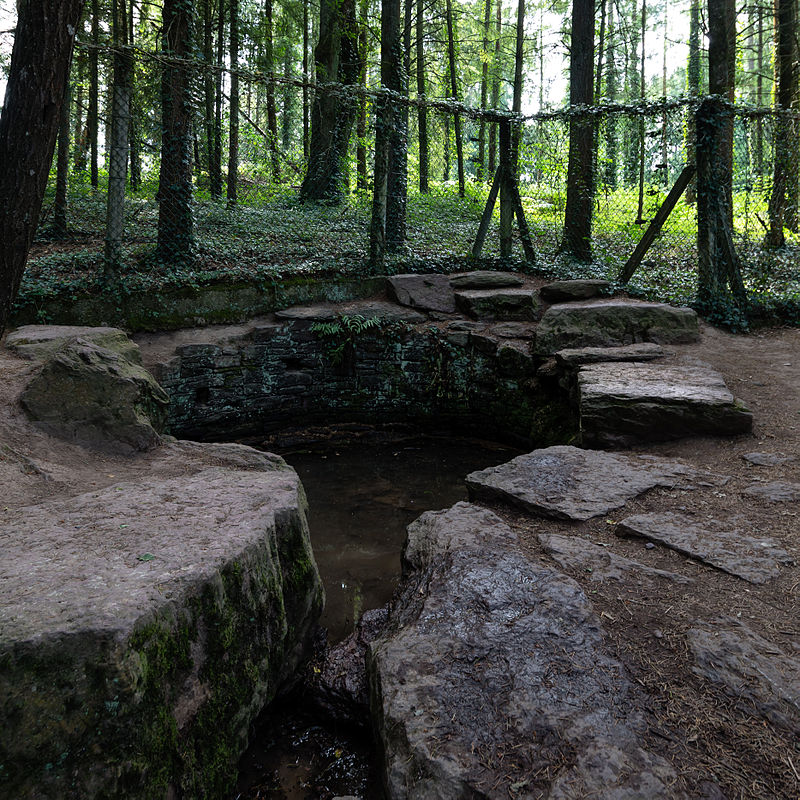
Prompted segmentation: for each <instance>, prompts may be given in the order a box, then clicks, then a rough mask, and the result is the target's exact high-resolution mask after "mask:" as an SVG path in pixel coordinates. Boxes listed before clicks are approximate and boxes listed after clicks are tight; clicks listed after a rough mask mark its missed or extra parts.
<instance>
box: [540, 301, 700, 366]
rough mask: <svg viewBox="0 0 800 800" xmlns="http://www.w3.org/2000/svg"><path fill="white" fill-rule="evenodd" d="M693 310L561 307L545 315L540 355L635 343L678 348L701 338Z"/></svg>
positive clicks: (631, 304)
mask: <svg viewBox="0 0 800 800" xmlns="http://www.w3.org/2000/svg"><path fill="white" fill-rule="evenodd" d="M699 335H700V334H699V328H698V323H697V314H695V312H694V311H692V310H691V309H690V308H675V307H673V306H668V305H665V304H663V303H641V302H637V301H634V300H595V301H590V302H587V303H561V304H558V305H554V306H550V308H548V309H547V311H545V313H544V314H543V316H542V319H541V321H540V323H539V327H538V328H537V330H536V345H535V346H536V352H537V353H539V354H540V355H552V354H553V353H556V352H558V351H559V350H563V349H564V348H572V347H618V346H620V345H625V344H634V343H636V342H656V343H657V344H679V343H682V342H696V341H697V340H698V338H699Z"/></svg>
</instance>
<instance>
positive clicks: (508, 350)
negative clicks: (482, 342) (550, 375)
mask: <svg viewBox="0 0 800 800" xmlns="http://www.w3.org/2000/svg"><path fill="white" fill-rule="evenodd" d="M497 363H498V365H499V366H500V369H501V370H502V371H503V372H504V373H505V374H507V375H512V376H517V377H519V376H523V375H531V374H533V357H532V356H531V353H530V348H529V347H527V346H526V345H523V344H517V343H516V342H504V343H502V344H501V345H500V346H499V347H498V348H497Z"/></svg>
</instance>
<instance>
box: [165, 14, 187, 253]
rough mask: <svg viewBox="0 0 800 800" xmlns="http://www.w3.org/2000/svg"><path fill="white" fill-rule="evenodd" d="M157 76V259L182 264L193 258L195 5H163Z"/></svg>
mask: <svg viewBox="0 0 800 800" xmlns="http://www.w3.org/2000/svg"><path fill="white" fill-rule="evenodd" d="M162 14H163V34H162V50H163V59H164V63H163V67H162V75H161V173H160V176H159V187H158V200H159V210H158V243H157V246H156V258H157V259H160V260H161V261H162V262H164V263H175V262H177V263H186V262H190V261H191V260H192V258H193V257H194V223H193V218H192V155H191V153H192V151H191V147H192V124H191V102H192V95H191V81H190V79H189V71H188V68H187V67H186V64H185V63H184V62H185V61H186V60H187V59H189V58H190V57H191V54H192V26H193V21H194V20H193V17H194V4H193V0H164V5H163V11H162Z"/></svg>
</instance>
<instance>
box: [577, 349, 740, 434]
mask: <svg viewBox="0 0 800 800" xmlns="http://www.w3.org/2000/svg"><path fill="white" fill-rule="evenodd" d="M578 394H579V412H580V425H581V437H582V442H583V444H585V445H588V446H601V447H609V446H611V447H613V446H619V445H627V444H634V443H636V442H641V441H645V442H648V441H662V440H668V439H680V438H682V437H685V436H705V435H714V436H733V435H737V434H741V433H748V432H749V431H751V430H752V427H753V415H752V414H751V413H750V411H749V409H747V408H746V407H745V406H744V404H743V403H742V402H741V401H739V400H737V399H736V398H734V396H733V394H731V392H730V390H729V389H728V387H727V386H726V385H725V381H724V379H723V377H722V375H720V374H719V373H718V372H716V371H715V370H712V369H708V368H704V367H685V366H664V365H661V364H639V363H630V364H613V363H602V364H588V365H586V366H583V367H581V369H580V371H579V372H578Z"/></svg>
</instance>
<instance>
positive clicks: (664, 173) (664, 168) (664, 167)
mask: <svg viewBox="0 0 800 800" xmlns="http://www.w3.org/2000/svg"><path fill="white" fill-rule="evenodd" d="M668 8H669V7H668V6H667V5H666V4H665V5H664V41H663V45H662V51H661V97H663V98H664V102H665V103H666V102H667V12H668ZM668 122H669V118H668V116H667V111H666V110H665V111H664V114H663V115H662V117H661V178H662V183H663V184H664V188H667V187H668V185H669V152H668V149H667V143H668V137H667V124H668Z"/></svg>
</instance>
